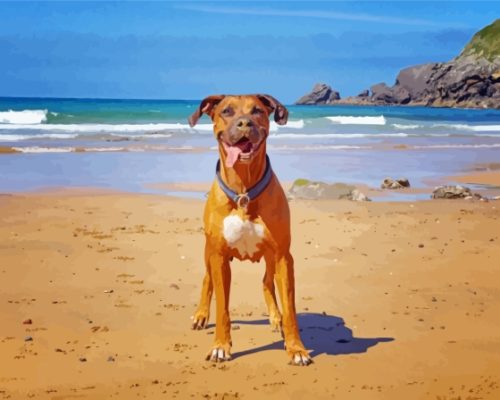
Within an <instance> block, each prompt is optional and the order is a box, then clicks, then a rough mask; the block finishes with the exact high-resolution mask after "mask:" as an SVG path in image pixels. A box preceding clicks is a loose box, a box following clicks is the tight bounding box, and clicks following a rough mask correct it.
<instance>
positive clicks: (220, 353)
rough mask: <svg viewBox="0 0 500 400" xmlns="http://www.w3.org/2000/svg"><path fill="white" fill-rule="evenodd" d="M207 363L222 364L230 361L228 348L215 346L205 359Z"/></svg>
mask: <svg viewBox="0 0 500 400" xmlns="http://www.w3.org/2000/svg"><path fill="white" fill-rule="evenodd" d="M205 359H206V360H207V361H212V362H224V361H229V360H230V359H231V352H230V350H229V346H215V347H213V348H212V350H210V351H209V352H208V354H207V356H206V357H205Z"/></svg>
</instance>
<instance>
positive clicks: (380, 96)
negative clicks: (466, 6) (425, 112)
mask: <svg viewBox="0 0 500 400" xmlns="http://www.w3.org/2000/svg"><path fill="white" fill-rule="evenodd" d="M317 86H318V85H316V86H315V88H316V87H317ZM323 86H326V87H327V88H329V89H330V90H331V88H330V87H329V86H327V85H323ZM313 94H314V91H313V93H311V94H309V95H306V96H304V97H302V98H301V99H299V100H298V101H297V103H296V104H360V105H363V104H364V105H424V106H437V107H472V108H500V19H497V20H496V21H495V22H493V23H492V24H491V25H488V26H487V27H485V28H484V29H482V30H480V31H479V32H477V33H476V34H475V35H474V37H473V38H472V40H471V41H470V42H469V43H468V44H467V45H466V46H465V48H464V50H463V51H462V53H461V54H460V55H459V56H458V57H456V58H455V59H453V60H451V61H449V62H445V63H430V64H422V65H417V66H413V67H408V68H405V69H402V70H401V71H400V72H399V74H398V76H397V78H396V82H395V84H394V85H393V86H391V87H390V86H387V85H386V84H385V83H379V84H376V85H373V86H372V87H371V88H370V90H369V91H367V90H366V91H363V92H362V93H360V94H359V95H358V96H353V97H347V98H345V99H341V98H340V96H338V99H334V100H330V101H329V102H326V103H325V102H314V101H313V100H314V99H315V97H314V95H313ZM303 99H308V101H309V102H307V103H304V102H301V101H303Z"/></svg>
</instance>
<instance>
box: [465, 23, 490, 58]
mask: <svg viewBox="0 0 500 400" xmlns="http://www.w3.org/2000/svg"><path fill="white" fill-rule="evenodd" d="M469 55H475V56H477V57H484V58H486V59H487V60H489V61H493V60H494V59H495V57H498V56H500V19H497V20H495V21H494V22H493V23H492V24H491V25H488V26H487V27H485V28H483V29H481V30H480V31H479V32H477V33H476V34H475V35H474V36H473V37H472V39H471V41H470V42H469V43H468V44H467V46H465V48H464V50H463V51H462V54H461V56H469Z"/></svg>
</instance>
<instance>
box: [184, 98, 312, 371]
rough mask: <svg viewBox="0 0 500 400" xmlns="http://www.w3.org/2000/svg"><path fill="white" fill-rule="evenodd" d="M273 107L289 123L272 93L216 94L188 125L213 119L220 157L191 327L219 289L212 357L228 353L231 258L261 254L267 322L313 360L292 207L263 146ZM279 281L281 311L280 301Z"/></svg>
mask: <svg viewBox="0 0 500 400" xmlns="http://www.w3.org/2000/svg"><path fill="white" fill-rule="evenodd" d="M273 113H274V120H275V121H276V123H277V124H279V125H284V124H286V122H287V119H288V110H287V109H286V108H285V107H284V106H283V105H282V104H281V103H280V102H278V101H277V100H276V99H275V98H273V97H271V96H268V95H262V94H256V95H245V96H232V95H231V96H230V95H215V96H209V97H207V98H205V99H204V100H203V101H202V102H201V104H200V106H199V107H198V109H197V110H196V111H195V112H194V113H193V114H192V115H191V116H190V117H189V124H190V126H191V127H193V126H195V125H196V123H197V121H198V120H199V118H200V117H201V116H202V114H207V115H208V116H209V117H210V118H211V119H212V122H213V126H214V135H215V139H216V140H217V143H218V148H219V158H220V159H219V161H218V163H217V168H216V178H215V180H214V183H213V184H212V188H211V189H210V193H209V195H208V199H207V202H206V205H205V212H204V217H203V219H204V226H205V238H206V243H205V265H206V274H205V278H204V279H203V285H202V290H201V300H200V303H199V306H198V309H197V310H196V312H195V314H194V316H193V317H192V320H193V322H192V328H193V329H203V328H205V327H206V326H207V323H208V318H209V313H210V301H211V297H212V293H213V291H214V290H215V300H216V310H217V313H216V324H215V340H214V344H213V347H212V348H211V350H210V352H209V353H208V355H207V357H206V359H207V360H211V361H215V362H219V361H228V360H230V359H231V345H232V343H231V321H230V317H229V291H230V285H231V268H230V264H229V263H230V261H231V260H232V259H233V258H235V257H236V258H237V259H239V260H250V261H252V262H256V261H259V260H260V259H261V258H262V257H263V258H264V260H265V262H266V272H265V275H264V279H263V284H264V298H265V301H266V304H267V307H268V310H269V321H270V324H271V326H272V328H273V329H274V330H277V331H279V332H281V334H282V336H283V338H284V342H285V349H286V352H287V353H288V356H289V357H290V358H291V363H292V364H294V365H309V364H310V363H311V362H312V359H311V358H310V357H309V354H308V352H307V351H306V349H305V348H304V345H303V344H302V340H301V339H300V335H299V329H298V326H297V316H296V311H295V282H294V272H293V258H292V256H291V254H290V240H291V238H290V210H289V208H288V202H287V199H286V197H285V193H284V192H283V189H282V187H281V185H280V183H279V182H278V179H277V178H276V176H275V175H274V173H273V171H272V168H271V164H270V161H269V157H268V156H267V154H266V139H267V136H268V135H269V116H270V115H271V114H273ZM275 282H276V286H277V287H278V292H279V295H280V298H281V305H282V310H283V314H281V313H280V310H279V308H278V305H277V303H276V295H275V291H274V288H275Z"/></svg>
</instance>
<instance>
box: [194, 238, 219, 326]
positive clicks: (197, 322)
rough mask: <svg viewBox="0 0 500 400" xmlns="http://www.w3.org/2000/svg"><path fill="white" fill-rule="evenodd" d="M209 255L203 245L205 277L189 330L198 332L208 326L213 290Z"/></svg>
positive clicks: (206, 247)
mask: <svg viewBox="0 0 500 400" xmlns="http://www.w3.org/2000/svg"><path fill="white" fill-rule="evenodd" d="M210 254H211V248H210V246H209V245H208V242H207V244H206V245H205V267H206V272H205V277H204V278H203V285H202V287H201V296H200V303H199V305H198V309H197V310H196V312H195V313H194V315H193V316H192V317H191V319H192V320H193V322H192V324H191V328H192V329H195V330H198V329H204V328H206V326H207V324H208V318H209V316H210V302H211V301H212V293H213V290H214V285H213V282H212V276H211V275H210Z"/></svg>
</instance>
